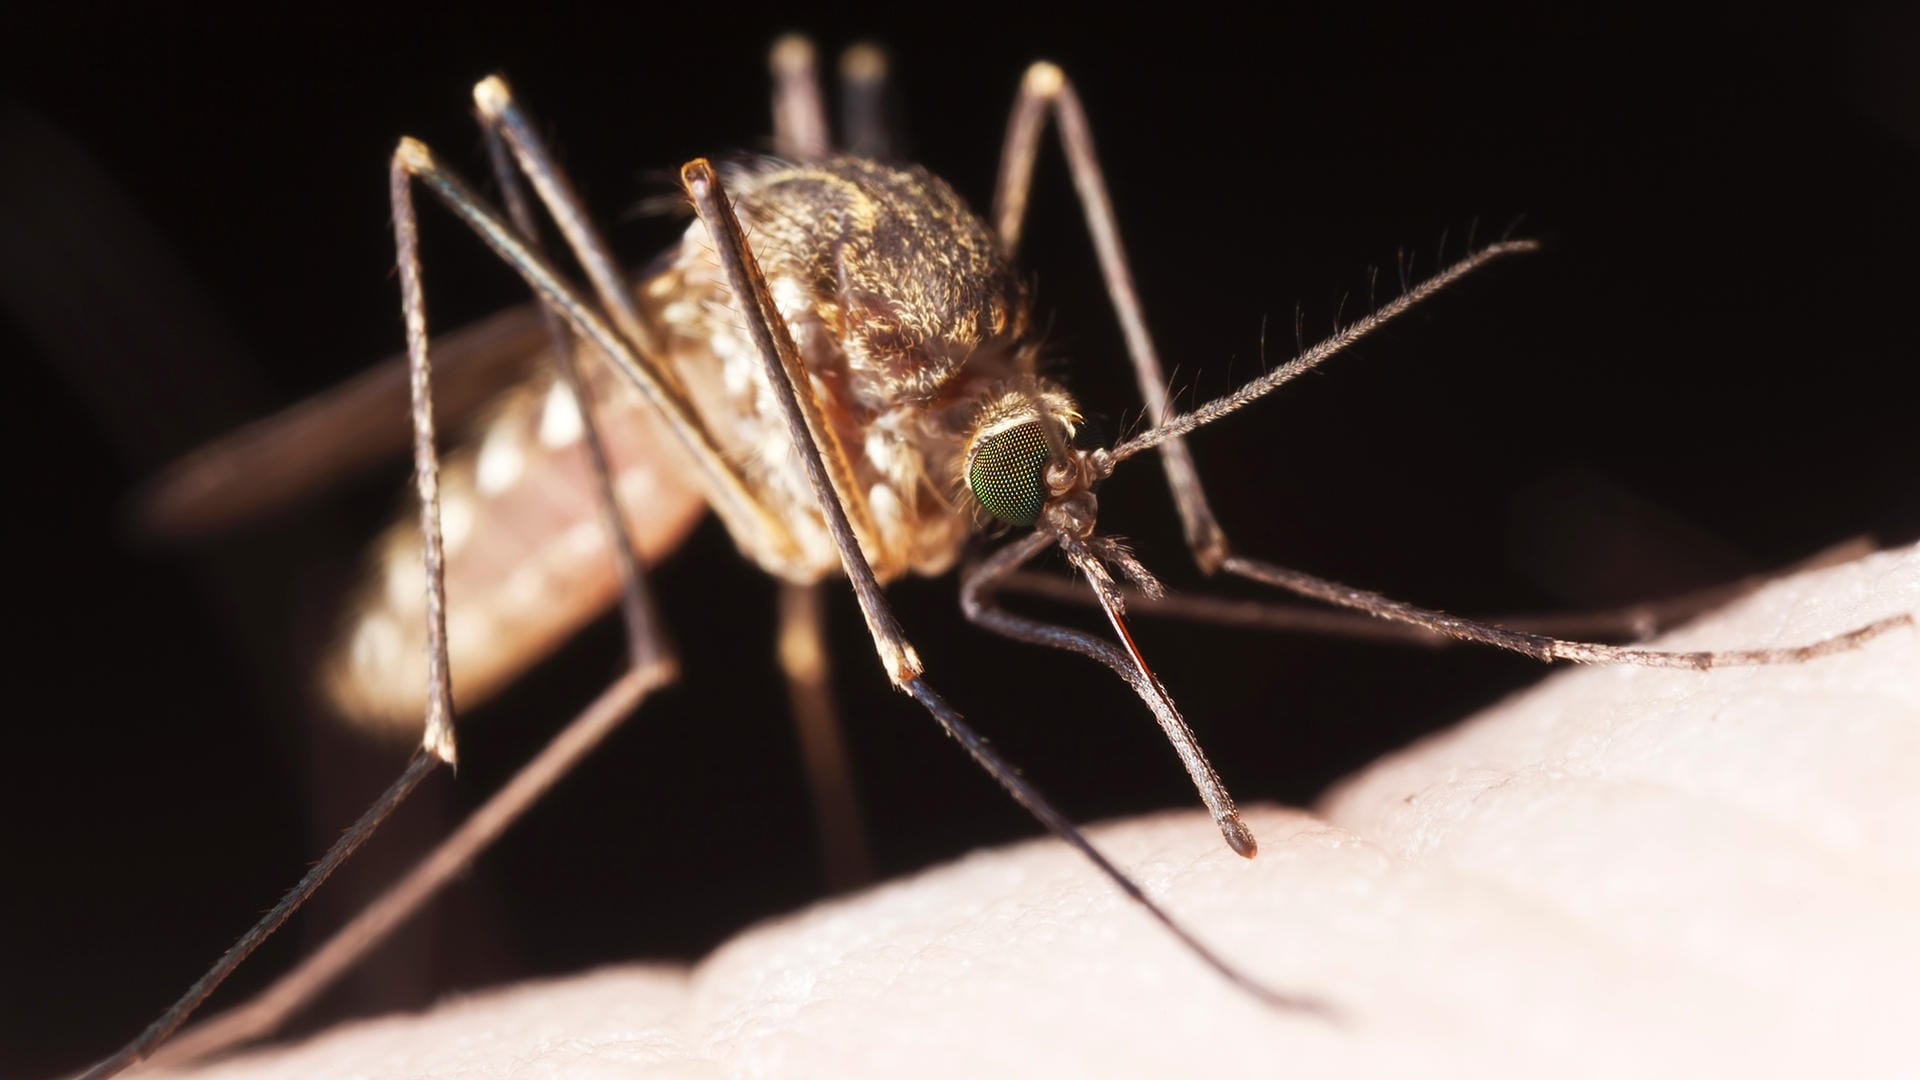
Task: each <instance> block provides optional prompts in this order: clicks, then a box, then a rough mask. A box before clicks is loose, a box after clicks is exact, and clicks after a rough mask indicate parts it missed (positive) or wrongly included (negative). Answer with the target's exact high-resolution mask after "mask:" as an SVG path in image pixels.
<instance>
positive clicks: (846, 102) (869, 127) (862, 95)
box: [840, 41, 894, 161]
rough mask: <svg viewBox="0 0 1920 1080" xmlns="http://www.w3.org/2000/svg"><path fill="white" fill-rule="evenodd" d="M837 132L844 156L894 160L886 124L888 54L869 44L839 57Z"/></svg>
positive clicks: (857, 47)
mask: <svg viewBox="0 0 1920 1080" xmlns="http://www.w3.org/2000/svg"><path fill="white" fill-rule="evenodd" d="M840 131H841V133H842V134H843V135H844V136H845V138H846V145H847V153H849V154H853V155H856V156H858V157H863V158H873V159H874V160H876V161H885V160H887V159H888V158H891V157H893V154H894V148H893V129H892V127H891V126H890V125H889V124H888V123H887V51H886V50H885V49H882V48H881V47H880V46H878V45H875V44H873V43H872V42H866V41H863V42H860V43H859V44H857V45H852V46H849V47H848V49H847V51H846V52H843V53H841V54H840Z"/></svg>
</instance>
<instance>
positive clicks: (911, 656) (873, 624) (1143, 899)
mask: <svg viewBox="0 0 1920 1080" xmlns="http://www.w3.org/2000/svg"><path fill="white" fill-rule="evenodd" d="M680 178H681V182H682V183H683V184H684V185H685V186H686V189H687V192H688V194H689V195H690V196H691V197H692V199H693V204H694V208H695V210H696V211H697V212H698V213H699V215H700V218H701V220H702V221H704V222H705V223H706V225H707V229H708V232H709V233H710V235H711V236H712V238H713V245H714V249H715V251H716V252H717V254H718V255H719V258H720V262H721V264H722V266H723V267H724V268H725V269H726V272H727V277H728V281H729V283H730V284H731V286H732V294H733V296H734V297H735V298H736V299H735V303H736V304H739V305H741V306H742V307H743V308H745V309H746V310H743V311H740V312H739V314H741V315H743V316H744V317H745V319H746V325H747V329H748V331H749V332H750V333H751V335H752V336H753V340H754V344H755V347H756V348H757V350H758V351H759V353H760V358H761V362H762V364H763V365H764V366H765V370H766V374H767V379H768V382H769V383H770V384H771V386H772V389H773V391H774V396H775V398H776V399H777V400H778V401H779V403H780V410H781V413H782V415H783V416H784V418H785V420H786V425H787V431H788V434H789V436H790V437H791V438H792V440H793V445H794V451H795V453H796V454H797V455H798V456H799V459H800V463H801V466H802V468H803V469H804V470H805V471H806V474H807V479H808V482H809V484H810V486H811V487H812V488H813V492H814V496H815V498H816V499H817V500H818V501H819V503H820V509H821V512H822V514H823V516H824V517H825V518H826V524H827V528H828V531H829V532H830V533H831V534H832V536H833V538H834V544H835V546H836V547H837V548H838V549H839V553H840V561H841V566H842V568H843V569H844V570H845V571H846V574H847V577H848V579H849V581H851V582H852V584H853V588H854V593H855V595H856V597H858V599H859V601H860V605H861V608H862V611H863V612H864V614H865V615H866V619H867V629H868V632H869V633H870V635H871V636H872V637H873V640H874V647H875V649H876V651H877V652H878V653H879V654H880V658H881V662H882V665H883V666H884V668H885V670H886V672H887V675H888V677H889V678H890V679H892V681H893V683H894V685H895V686H897V687H899V688H900V689H901V690H902V691H904V692H905V693H906V694H908V695H909V696H911V697H912V698H913V699H914V700H915V701H918V702H919V703H920V705H921V706H922V707H923V708H925V709H926V710H927V712H928V713H929V714H930V715H932V716H933V718H934V719H935V721H937V722H938V723H939V724H940V725H941V727H942V728H943V729H945V731H946V732H947V734H948V735H949V736H951V737H952V738H954V739H956V740H957V741H959V742H960V744H961V745H962V746H963V747H964V748H965V749H966V751H967V753H968V754H969V755H970V756H971V757H972V758H973V759H974V761H975V762H976V763H977V764H979V765H980V767H981V768H982V769H984V770H986V772H987V774H988V775H990V776H991V777H993V779H994V780H995V781H996V782H998V783H999V784H1000V786H1001V787H1002V788H1003V789H1005V790H1006V791H1007V793H1008V794H1010V795H1011V796H1013V798H1014V800H1015V801H1017V802H1019V803H1020V805H1022V806H1024V807H1025V808H1026V809H1027V811H1028V812H1029V813H1031V814H1033V815H1034V817H1036V818H1037V819H1039V821H1040V822H1041V824H1043V825H1045V826H1046V827H1047V828H1048V829H1049V830H1050V831H1052V832H1053V833H1054V834H1055V835H1056V836H1058V837H1060V838H1061V839H1062V840H1064V841H1066V842H1067V843H1069V844H1071V845H1073V846H1074V847H1075V848H1076V849H1078V850H1079V851H1080V852H1081V853H1082V854H1083V855H1085V856H1086V857H1087V858H1088V859H1089V860H1090V861H1091V862H1092V863H1093V864H1094V865H1095V866H1096V867H1097V868H1099V870H1100V871H1101V873H1103V874H1105V875H1106V876H1107V878H1108V880H1109V881H1111V882H1113V884H1114V885H1115V886H1116V887H1118V888H1119V889H1120V890H1121V891H1122V892H1124V893H1125V894H1126V895H1127V896H1128V897H1130V898H1132V899H1133V900H1134V901H1136V902H1137V903H1139V904H1140V905H1141V906H1142V907H1143V908H1145V909H1146V911H1147V912H1148V914H1150V915H1152V916H1153V918H1154V919H1156V920H1157V921H1158V922H1159V923H1160V924H1161V925H1162V926H1164V927H1165V928H1166V929H1167V930H1168V932H1170V933H1172V934H1173V935H1174V936H1175V937H1176V938H1177V939H1178V940H1179V941H1180V942H1181V943H1182V944H1184V945H1185V946H1186V947H1187V949H1188V951H1189V952H1191V953H1192V954H1193V955H1194V956H1195V958H1197V959H1199V960H1200V961H1202V962H1203V963H1205V964H1206V965H1207V966H1209V967H1211V968H1213V969H1214V971H1216V972H1217V973H1219V974H1220V975H1221V976H1223V977H1225V978H1226V979H1228V980H1230V981H1231V982H1233V983H1234V984H1235V985H1237V986H1240V987H1241V988H1243V989H1244V990H1246V991H1248V992H1249V993H1251V994H1253V995H1255V996H1256V997H1258V998H1260V999H1261V1000H1262V1001H1265V1002H1267V1003H1268V1004H1270V1005H1273V1006H1276V1007H1283V1008H1297V1009H1309V1010H1315V1011H1325V1006H1323V1005H1321V1004H1320V1003H1318V1002H1315V1001H1312V1000H1310V999H1306V998H1301V997H1297V996H1291V995H1286V994H1282V993H1278V992H1276V991H1274V990H1273V989H1271V988H1269V987H1267V986H1265V985H1263V984H1261V983H1260V982H1258V981H1256V980H1255V979H1253V978H1252V977H1251V976H1249V975H1247V974H1246V973H1244V972H1242V971H1240V970H1239V969H1238V968H1236V967H1235V966H1234V965H1232V964H1230V963H1229V962H1228V961H1227V960H1226V959H1225V958H1223V957H1221V956H1220V955H1219V954H1218V953H1216V952H1214V951H1213V950H1212V949H1210V948H1208V947H1207V946H1206V945H1205V944H1203V943H1201V942H1200V940H1199V939H1198V938H1196V937H1194V936H1193V934H1192V933H1191V932H1190V931H1188V930H1187V929H1186V928H1185V927H1184V926H1182V925H1181V924H1180V923H1179V922H1177V921H1175V920H1174V918H1173V917H1172V916H1171V915H1170V914H1168V913H1167V911H1166V910H1165V909H1164V908H1162V907H1160V905H1159V904H1157V903H1155V902H1154V901H1153V899H1152V898H1151V897H1149V896H1148V895H1147V894H1146V892H1145V891H1144V890H1143V889H1141V887H1140V886H1139V884H1138V883H1136V882H1135V881H1134V880H1133V879H1132V878H1131V877H1129V876H1128V875H1127V874H1126V873H1125V872H1124V871H1122V870H1121V869H1120V868H1119V867H1117V866H1115V865H1114V864H1113V863H1112V862H1111V861H1109V860H1108V859H1107V858H1106V856H1104V855H1102V854H1101V853H1100V851H1099V850H1098V849H1097V848H1095V847H1094V846H1093V845H1092V844H1091V843H1090V842H1089V841H1088V840H1087V839H1086V837H1085V836H1083V835H1082V834H1081V833H1080V830H1079V829H1077V828H1076V827H1074V825H1073V823H1072V822H1071V821H1069V820H1067V818H1066V816H1065V815H1063V814H1061V813H1060V812H1059V811H1058V810H1057V809H1055V808H1054V806H1053V805H1052V804H1051V803H1050V802H1048V801H1047V800H1046V799H1045V798H1044V797H1043V796H1042V795H1041V794H1040V793H1039V792H1038V791H1037V790H1036V789H1034V788H1033V786H1032V785H1030V784H1028V783H1027V782H1026V780H1024V779H1023V778H1022V777H1021V776H1020V774H1019V772H1018V771H1017V770H1015V769H1014V768H1013V766H1011V765H1010V764H1008V763H1007V762H1006V761H1005V760H1004V759H1002V758H1001V757H1000V756H999V755H998V754H997V753H995V752H994V751H993V750H992V748H991V747H990V746H988V744H987V743H986V741H985V740H984V739H982V738H981V737H980V736H979V735H978V734H976V733H975V732H974V731H973V729H972V728H971V727H970V726H968V725H967V723H966V721H965V720H964V719H963V718H962V717H961V715H960V714H959V713H958V712H957V711H955V710H954V709H953V707H952V706H951V705H949V704H947V702H946V699H945V698H943V697H941V696H940V694H939V693H938V692H937V691H935V690H934V688H933V687H932V686H931V685H930V684H929V683H928V682H927V681H926V680H925V679H924V678H922V677H921V669H922V665H921V663H920V660H919V657H918V655H917V654H916V653H915V652H914V649H913V646H912V644H911V643H910V642H909V641H908V640H907V638H906V635H905V633H904V631H903V630H902V629H901V627H900V623H899V620H898V619H897V618H896V617H895V616H894V613H893V610H892V608H891V606H889V605H888V604H887V601H886V597H885V596H884V595H882V594H881V592H880V589H879V586H878V584H877V583H876V582H875V580H874V576H873V570H872V568H871V566H869V565H868V563H867V559H866V556H865V555H864V554H863V553H862V552H861V550H860V544H859V542H858V540H857V539H856V537H855V534H854V531H853V527H852V525H851V523H850V522H849V520H848V517H847V512H846V509H845V508H844V507H843V506H842V505H841V499H840V495H839V492H838V490H837V489H836V486H835V481H834V479H833V476H834V470H831V469H830V468H829V467H828V463H827V462H826V461H825V460H823V450H822V441H821V440H817V439H816V437H815V434H814V430H815V426H816V425H815V423H814V422H813V418H812V417H810V416H809V414H808V411H807V409H806V403H810V402H812V392H811V390H810V389H809V388H808V383H807V376H806V372H805V369H804V368H803V367H802V365H801V361H800V355H799V350H798V349H796V348H795V346H794V343H793V339H792V336H791V334H790V333H789V332H788V330H787V327H786V324H785V322H784V321H783V320H782V319H781V318H780V316H779V313H778V311H777V310H776V309H775V307H774V303H773V297H772V295H771V294H770V293H769V291H768V289H767V284H766V280H765V278H764V276H763V275H762V274H761V271H760V267H759V264H758V263H757V262H756V261H755V259H754V257H753V253H752V251H751V250H749V249H748V247H747V243H746V238H745V236H744V234H743V232H742V230H741V228H740V222H739V220H738V219H737V218H736V217H735V216H734V213H733V209H732V206H731V204H730V203H729V202H728V201H727V196H726V193H725V191H724V189H723V188H722V187H721V184H720V179H719V177H718V176H717V175H715V173H714V171H713V168H712V166H710V165H709V164H708V163H707V162H706V161H705V160H704V159H696V160H695V161H692V162H689V163H688V164H687V165H686V166H684V167H683V168H682V169H681V172H680ZM814 407H815V409H816V410H817V408H818V405H817V403H814ZM842 465H843V466H844V462H843V463H842ZM842 471H844V469H843V470H842Z"/></svg>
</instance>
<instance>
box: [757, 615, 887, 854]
mask: <svg viewBox="0 0 1920 1080" xmlns="http://www.w3.org/2000/svg"><path fill="white" fill-rule="evenodd" d="M823 599H824V597H823V595H822V590H821V587H820V586H818V585H794V584H792V583H790V582H781V583H780V639H779V643H778V650H777V651H778V653H779V656H780V670H781V672H782V673H783V674H784V675H785V676H786V679H787V699H788V702H789V703H790V705H791V707H792V709H793V721H794V728H795V730H796V731H797V732H798V733H799V736H800V761H801V764H802V766H803V767H804V768H805V769H806V774H807V788H808V791H809V793H810V794H811V795H812V796H813V824H814V829H815V830H816V831H817V832H818V833H819V834H820V851H821V856H822V860H821V861H822V862H824V863H825V864H826V871H827V888H828V889H829V890H830V891H833V892H845V891H847V890H848V889H851V888H854V887H855V886H858V885H863V884H865V883H867V882H868V881H871V880H873V855H872V851H871V849H870V848H869V846H868V844H867V833H866V828H865V826H864V825H863V824H862V822H861V818H860V802H859V797H858V795H857V794H856V792H855V790H854V785H853V766H852V763H851V762H850V761H849V760H848V757H847V740H846V735H845V732H844V731H843V730H842V729H841V725H840V710H839V709H838V708H836V707H835V703H834V700H833V687H832V685H831V683H830V680H829V677H828V674H829V672H828V665H827V633H826V609H825V607H824V606H823V605H822V603H821V601H822V600H823Z"/></svg>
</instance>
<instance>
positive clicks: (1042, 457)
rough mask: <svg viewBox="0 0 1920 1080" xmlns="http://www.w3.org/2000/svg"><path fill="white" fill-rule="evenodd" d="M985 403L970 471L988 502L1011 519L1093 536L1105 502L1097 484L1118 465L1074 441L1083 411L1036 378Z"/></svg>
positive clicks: (973, 486)
mask: <svg viewBox="0 0 1920 1080" xmlns="http://www.w3.org/2000/svg"><path fill="white" fill-rule="evenodd" d="M1023 381H1024V382H1025V383H1026V385H1020V386H1016V387H1013V388H1010V389H1008V390H1006V391H1005V392H1004V393H1001V394H999V395H997V396H995V397H994V398H992V399H990V400H989V402H988V404H987V405H986V406H985V407H984V408H982V409H981V410H980V412H979V413H978V415H977V416H976V417H975V420H974V424H973V429H972V431H970V432H969V433H968V435H967V442H966V457H965V476H966V481H967V490H968V491H970V492H972V494H973V497H974V499H975V500H976V501H977V502H979V504H980V507H981V509H983V510H985V511H986V512H987V513H989V514H991V515H992V516H994V517H995V518H998V519H999V520H1001V521H1003V522H1006V523H1007V524H1009V525H1016V526H1033V527H1036V528H1039V529H1042V530H1044V531H1046V532H1049V533H1057V534H1064V535H1067V536H1072V537H1078V538H1085V537H1087V536H1088V535H1090V534H1091V533H1092V532H1093V524H1094V517H1095V515H1096V512H1097V510H1098V503H1097V502H1096V500H1095V499H1094V496H1093V485H1094V484H1095V483H1097V482H1098V481H1099V480H1101V479H1103V478H1105V476H1106V474H1107V473H1108V472H1110V471H1111V466H1110V465H1108V464H1107V459H1106V453H1105V452H1104V451H1100V450H1093V451H1088V450H1083V449H1080V448H1079V447H1077V446H1075V445H1074V439H1075V437H1076V436H1077V435H1078V434H1079V431H1080V428H1079V425H1080V410H1079V408H1078V407H1076V406H1075V405H1074V403H1073V399H1072V398H1070V397H1068V396H1067V395H1066V394H1065V393H1063V392H1062V391H1060V390H1058V389H1054V388H1051V387H1043V386H1041V385H1039V384H1038V383H1036V382H1034V381H1032V380H1023Z"/></svg>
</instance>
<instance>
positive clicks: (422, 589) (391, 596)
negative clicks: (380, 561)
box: [385, 544, 427, 611]
mask: <svg viewBox="0 0 1920 1080" xmlns="http://www.w3.org/2000/svg"><path fill="white" fill-rule="evenodd" d="M385 562H386V575H385V576H386V579H387V606H388V607H390V608H393V609H394V610H396V611H418V610H419V609H420V608H421V607H423V606H424V605H425V604H426V599H425V598H426V595H427V567H426V564H425V563H424V562H422V561H421V558H420V549H419V548H417V547H412V546H409V545H406V544H401V545H399V546H398V547H395V548H393V549H391V550H389V551H388V552H387V557H386V560H385Z"/></svg>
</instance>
